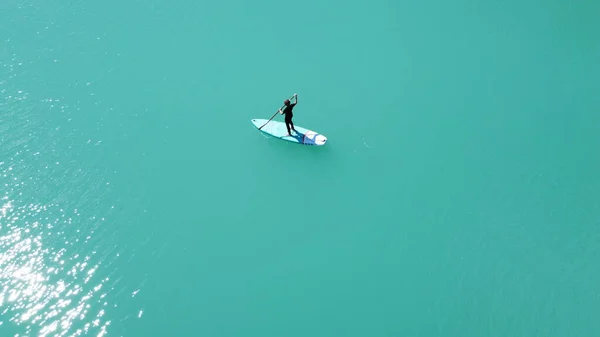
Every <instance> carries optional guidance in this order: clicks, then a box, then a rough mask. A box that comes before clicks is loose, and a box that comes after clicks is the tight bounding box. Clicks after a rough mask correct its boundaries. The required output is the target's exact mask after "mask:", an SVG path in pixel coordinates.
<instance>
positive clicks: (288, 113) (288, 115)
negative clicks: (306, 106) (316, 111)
mask: <svg viewBox="0 0 600 337" xmlns="http://www.w3.org/2000/svg"><path fill="white" fill-rule="evenodd" d="M294 106H296V103H290V105H286V106H285V107H284V108H283V115H284V116H285V127H286V128H287V131H288V133H289V134H290V135H291V134H292V133H291V132H290V126H291V127H292V130H294V131H296V129H295V128H294V123H292V117H294V114H293V112H292V111H293V110H294Z"/></svg>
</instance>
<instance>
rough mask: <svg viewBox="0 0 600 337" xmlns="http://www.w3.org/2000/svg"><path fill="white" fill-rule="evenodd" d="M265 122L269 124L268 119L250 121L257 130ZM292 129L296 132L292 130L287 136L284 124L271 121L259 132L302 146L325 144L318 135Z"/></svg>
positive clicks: (299, 129)
mask: <svg viewBox="0 0 600 337" xmlns="http://www.w3.org/2000/svg"><path fill="white" fill-rule="evenodd" d="M267 122H269V120H268V119H259V118H256V119H253V120H252V124H254V126H255V127H256V128H257V129H258V128H260V127H261V126H263V125H264V124H265V123H267ZM294 127H295V128H296V131H297V132H294V130H292V134H291V136H288V135H287V133H288V132H287V128H286V127H285V123H283V122H278V121H273V120H272V121H270V122H269V123H267V125H265V126H263V127H262V129H260V131H262V132H264V133H266V134H268V135H271V136H273V137H275V138H279V139H282V140H286V141H288V142H292V143H298V144H303V145H314V146H323V145H325V143H326V142H327V137H325V136H324V135H322V134H320V133H317V132H315V131H312V130H308V129H305V128H303V127H301V126H297V125H294Z"/></svg>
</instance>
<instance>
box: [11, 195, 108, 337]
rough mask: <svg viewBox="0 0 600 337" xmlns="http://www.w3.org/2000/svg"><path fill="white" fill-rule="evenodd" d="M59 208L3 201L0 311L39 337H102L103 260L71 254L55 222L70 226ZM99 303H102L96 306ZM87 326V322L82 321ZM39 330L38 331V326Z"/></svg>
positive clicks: (91, 255) (104, 329)
mask: <svg viewBox="0 0 600 337" xmlns="http://www.w3.org/2000/svg"><path fill="white" fill-rule="evenodd" d="M62 214H64V212H62V211H61V210H60V207H58V206H57V205H35V204H24V205H18V203H17V201H15V200H10V199H8V198H7V197H5V198H3V200H2V206H1V207H0V229H1V230H2V233H3V234H2V236H0V251H1V252H2V253H1V254H0V266H1V268H0V307H1V308H2V315H3V316H7V317H9V319H8V320H9V321H11V322H14V323H15V324H18V325H24V326H25V327H26V329H25V333H26V334H32V333H35V334H36V335H39V336H50V335H51V336H66V335H69V336H77V335H79V334H81V333H83V332H88V331H89V330H90V329H92V328H93V329H97V330H99V332H100V335H102V334H103V333H104V332H105V331H106V328H107V327H108V325H109V324H110V322H109V321H106V322H103V321H102V318H103V315H104V312H105V310H104V308H103V307H104V306H106V305H107V303H106V302H104V300H103V299H104V297H105V295H106V294H105V293H103V290H104V289H103V288H104V286H105V284H106V282H107V281H109V278H108V277H106V278H97V277H95V272H96V270H97V269H98V268H99V267H100V265H101V262H93V261H94V259H93V255H94V254H95V252H92V254H90V255H80V254H79V253H74V252H73V246H72V245H71V244H70V242H69V241H64V244H63V247H60V248H53V247H59V245H57V243H58V242H60V241H62V240H64V239H65V235H64V232H63V231H56V230H55V229H56V228H57V227H55V226H56V224H57V223H59V222H61V221H62V222H66V221H67V220H64V219H63V217H62ZM93 303H101V304H103V305H100V306H98V305H93V307H94V309H92V304H93ZM83 322H88V323H83ZM36 326H37V327H39V330H38V331H34V328H35V327H36Z"/></svg>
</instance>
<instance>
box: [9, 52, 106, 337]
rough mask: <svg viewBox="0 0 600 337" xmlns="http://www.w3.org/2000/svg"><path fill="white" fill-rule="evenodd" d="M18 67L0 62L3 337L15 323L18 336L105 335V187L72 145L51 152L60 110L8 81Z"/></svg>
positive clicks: (99, 174)
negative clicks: (101, 237) (55, 112)
mask: <svg viewBox="0 0 600 337" xmlns="http://www.w3.org/2000/svg"><path fill="white" fill-rule="evenodd" d="M19 64H20V62H19V61H18V60H16V59H12V60H11V62H10V63H4V64H0V65H1V66H2V68H4V69H3V70H0V78H2V80H0V81H1V83H0V109H2V115H0V140H1V141H2V147H1V148H0V327H1V328H2V330H3V332H2V334H1V335H2V336H7V335H8V334H7V333H6V331H5V329H7V328H9V327H11V326H12V327H14V329H13V330H12V331H14V332H13V333H12V335H14V336H18V337H23V336H41V337H44V336H79V335H82V334H85V333H89V334H94V335H96V336H103V335H104V334H106V332H107V328H108V326H109V325H110V324H111V321H110V320H109V319H107V317H106V313H107V311H108V308H109V303H108V302H109V300H108V299H107V293H108V292H109V290H110V287H111V286H114V284H108V282H113V283H114V281H112V280H111V279H110V278H109V277H107V274H108V273H106V272H105V271H104V270H103V268H106V267H108V266H107V264H109V263H111V262H110V261H109V259H107V257H106V256H107V253H110V252H111V251H112V249H113V248H110V247H108V245H106V242H98V241H97V240H96V241H94V238H95V236H99V235H100V234H101V230H104V229H103V227H102V225H103V224H104V223H105V216H106V215H105V214H104V213H103V212H104V211H103V210H102V207H103V206H101V205H103V204H102V203H101V202H100V201H102V200H104V199H105V197H104V196H105V193H106V190H107V182H106V180H104V174H102V172H97V171H94V170H93V169H92V167H91V165H90V164H84V163H78V162H77V161H76V159H75V158H78V157H80V156H78V153H76V152H74V151H76V150H75V149H73V148H72V147H71V146H69V145H68V144H65V145H64V146H57V144H60V145H62V143H61V142H63V143H64V142H65V140H64V137H63V134H61V132H62V131H61V130H60V125H62V124H61V123H65V122H64V121H62V119H60V118H59V117H56V116H54V115H51V114H48V111H50V110H52V109H53V108H54V107H55V105H57V107H60V108H61V109H62V107H63V105H62V103H60V102H59V100H57V99H48V100H45V99H44V100H41V99H30V96H31V95H30V94H29V93H28V92H27V90H24V89H23V88H21V87H20V86H21V85H24V84H23V83H21V82H18V81H15V80H14V77H15V75H16V74H18V72H17V71H16V70H15V69H17V68H18V66H19ZM41 95H43V93H40V92H37V93H36V94H35V95H34V96H37V97H38V98H39V97H40V96H41ZM43 112H45V114H44V113H43ZM57 125H58V126H57ZM63 133H64V132H63ZM102 187H104V188H102ZM108 211H110V210H108ZM17 331H18V332H17Z"/></svg>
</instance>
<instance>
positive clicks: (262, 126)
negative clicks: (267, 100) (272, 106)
mask: <svg viewBox="0 0 600 337" xmlns="http://www.w3.org/2000/svg"><path fill="white" fill-rule="evenodd" d="M292 98H294V96H292V97H290V98H289V100H292ZM284 106H285V104H284V105H282V106H281V108H279V110H281V109H283V107H284ZM279 110H277V112H276V113H275V114H274V115H273V117H271V118H269V120H268V121H267V122H266V123H265V124H263V125H262V126H261V127H260V128H258V129H259V130H260V129H262V128H263V126H265V125H267V124H269V122H270V121H271V119H273V118H275V116H277V114H278V113H279Z"/></svg>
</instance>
